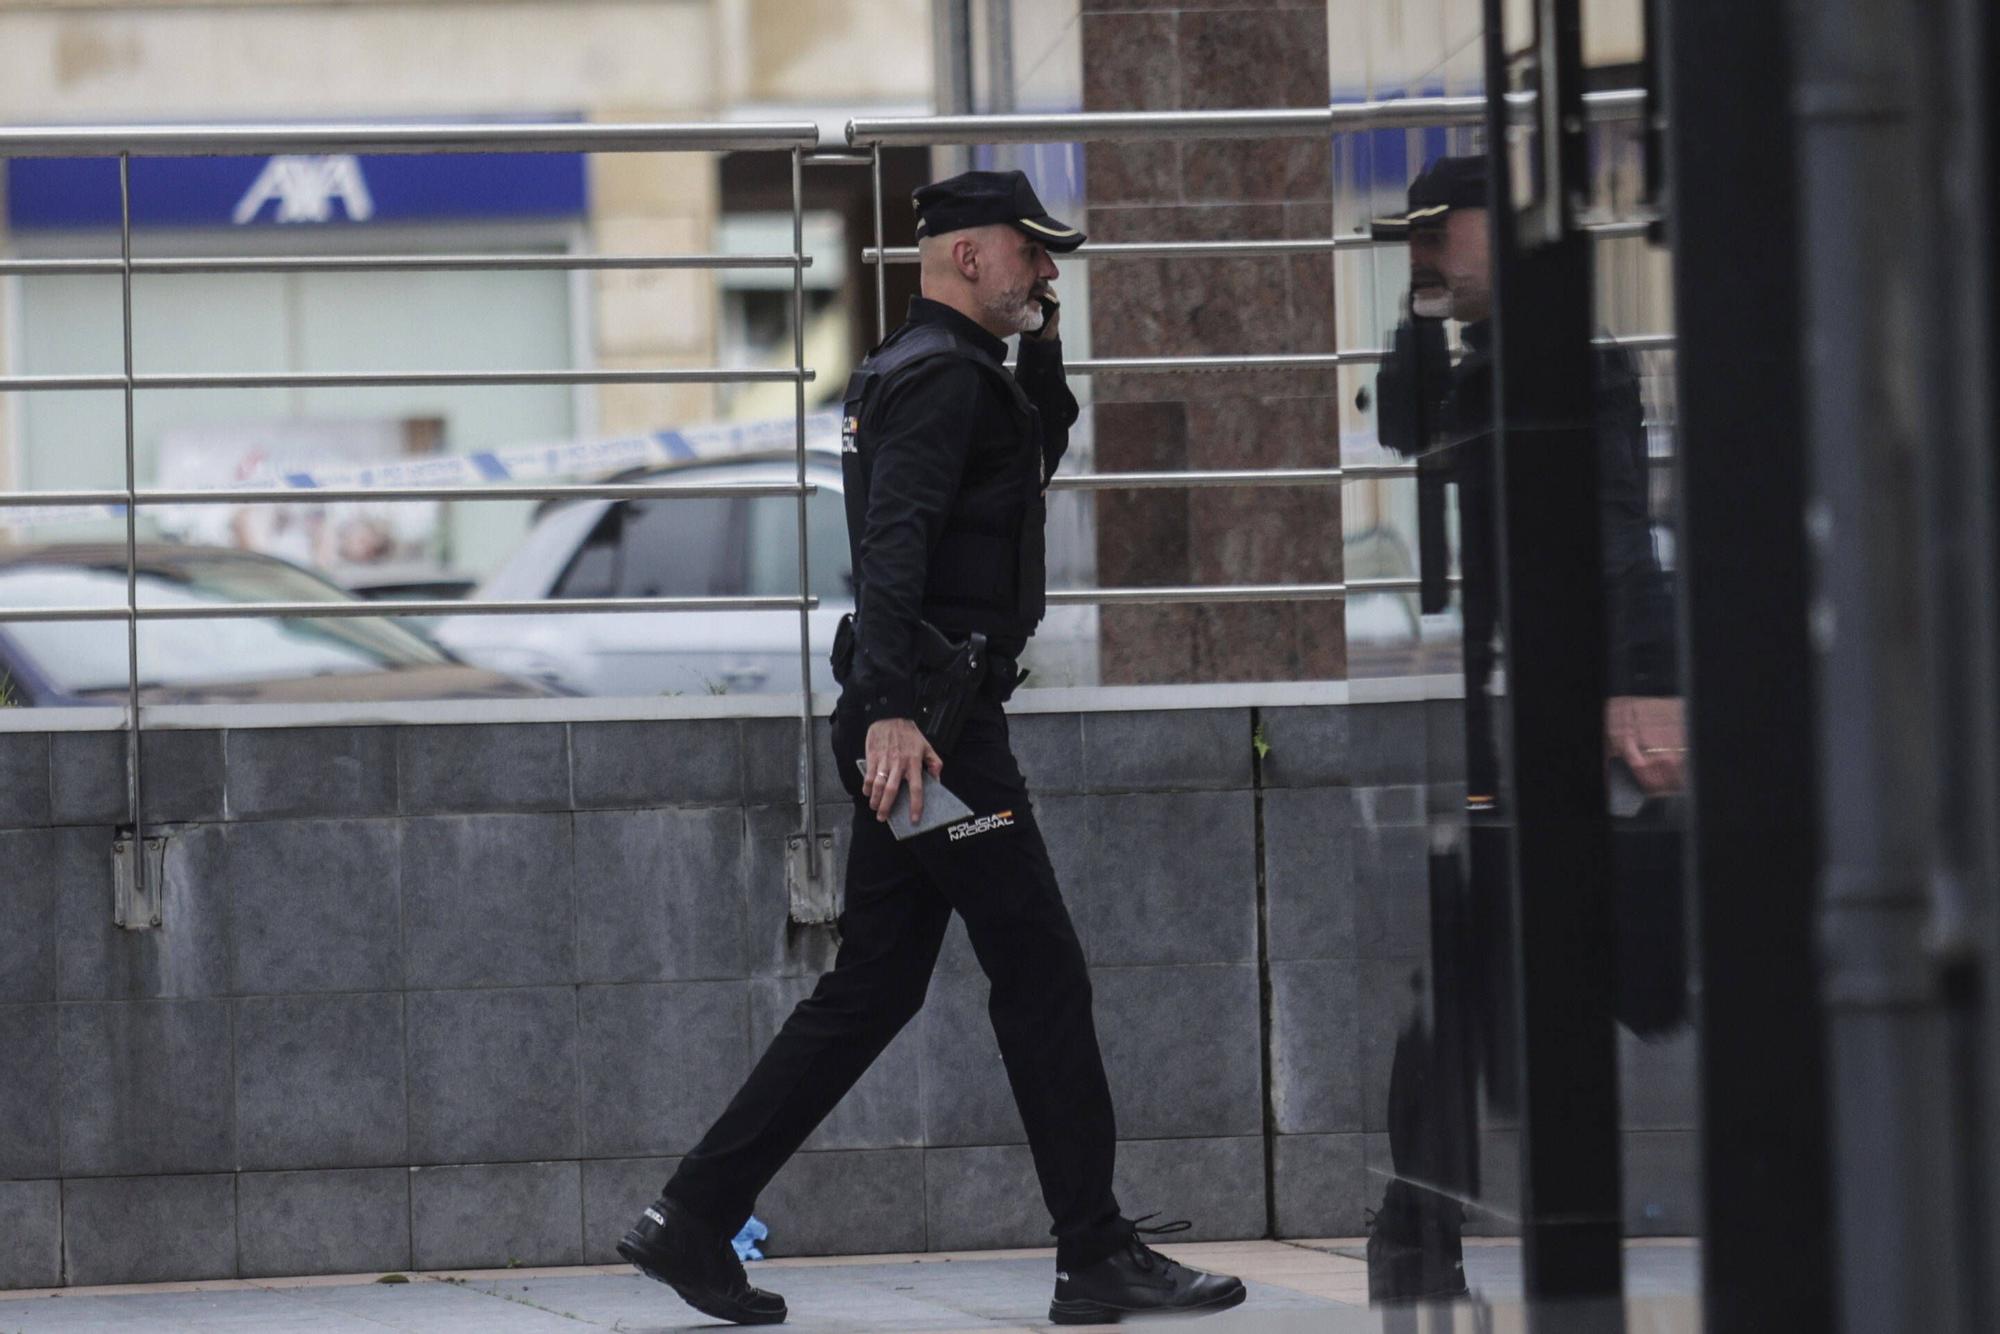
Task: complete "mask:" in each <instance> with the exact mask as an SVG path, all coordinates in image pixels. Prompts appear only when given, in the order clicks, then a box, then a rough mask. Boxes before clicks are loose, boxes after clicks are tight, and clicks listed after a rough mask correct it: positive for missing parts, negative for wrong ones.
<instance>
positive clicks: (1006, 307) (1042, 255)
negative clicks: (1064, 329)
mask: <svg viewBox="0 0 2000 1334" xmlns="http://www.w3.org/2000/svg"><path fill="white" fill-rule="evenodd" d="M917 256H918V259H919V260H920V262H921V267H922V281H923V290H924V295H925V296H927V297H929V298H930V299H931V300H933V301H937V302H940V303H942V304H944V305H947V306H950V307H951V308H952V309H953V310H956V311H957V312H958V313H959V314H961V315H963V316H965V317H966V318H967V319H969V320H971V321H973V322H974V323H975V324H977V325H979V326H980V327H981V328H982V329H985V330H986V331H987V332H988V333H990V334H992V335H993V336H994V337H996V338H1005V337H1007V336H1008V335H1009V334H1017V333H1033V332H1034V331H1035V330H1037V329H1039V328H1040V327H1041V325H1042V308H1041V305H1040V303H1039V302H1038V301H1037V300H1036V298H1037V297H1038V296H1041V295H1043V294H1044V293H1046V292H1047V291H1048V284H1049V283H1052V282H1054V281H1055V278H1056V264H1055V261H1054V260H1052V259H1050V258H1049V253H1048V251H1047V250H1045V249H1044V248H1043V247H1042V244H1041V243H1040V242H1039V241H1035V240H1031V239H1030V238H1029V237H1028V236H1027V235H1026V234H1025V233H1023V232H1022V231H1020V230H1019V229H1018V228H1015V227H1012V226H1009V225H1008V224H1006V223H1004V222H1000V223H993V224H991V225H989V226H985V227H962V228H959V229H958V230H956V231H950V232H946V233H944V234H943V235H942V236H926V237H924V238H922V239H921V240H919V241H918V242H917Z"/></svg>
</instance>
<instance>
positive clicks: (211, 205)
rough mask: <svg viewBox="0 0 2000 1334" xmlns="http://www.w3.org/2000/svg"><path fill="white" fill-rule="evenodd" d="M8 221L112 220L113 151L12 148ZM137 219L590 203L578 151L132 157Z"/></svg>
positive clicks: (452, 214) (500, 211) (349, 215)
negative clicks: (59, 153) (20, 153)
mask: <svg viewBox="0 0 2000 1334" xmlns="http://www.w3.org/2000/svg"><path fill="white" fill-rule="evenodd" d="M0 170H4V171H5V172H6V182H5V188H4V190H0V195H4V197H5V199H6V209H7V225H8V227H9V228H11V229H13V230H17V231H44V230H73V229H109V230H116V229H117V227H118V224H119V218H120V216H121V207H122V205H121V200H120V197H119V189H118V162H117V159H115V158H15V159H12V160H11V161H6V162H0ZM131 180H132V194H131V215H132V225H133V226H134V227H137V228H148V227H174V228H204V227H353V226H371V225H372V226H382V225H384V224H397V223H432V222H438V223H451V222H457V223H463V222H476V221H482V220H495V221H526V220H533V219H542V218H548V219H573V218H580V217H583V216H585V215H586V213H587V212H588V203H587V200H588V190H587V186H586V184H585V177H584V159H583V155H582V154H581V153H358V154H357V153H328V154H282V155H279V156H276V157H250V156H235V155H229V156H212V157H170V158H145V157H135V158H133V159H132V176H131Z"/></svg>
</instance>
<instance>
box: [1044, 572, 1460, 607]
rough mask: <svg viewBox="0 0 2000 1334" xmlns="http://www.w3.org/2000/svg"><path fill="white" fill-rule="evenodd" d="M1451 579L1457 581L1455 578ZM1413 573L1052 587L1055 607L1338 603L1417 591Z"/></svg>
mask: <svg viewBox="0 0 2000 1334" xmlns="http://www.w3.org/2000/svg"><path fill="white" fill-rule="evenodd" d="M1448 582H1452V583H1456V582H1457V580H1455V579H1453V580H1450V581H1448ZM1421 586H1422V581H1421V580H1419V579H1417V578H1415V577H1414V576H1412V577H1409V578H1389V579H1350V580H1347V581H1345V582H1343V583H1336V584H1163V585H1160V586H1158V587H1141V588H1064V589H1050V590H1049V594H1048V602H1049V605H1050V606H1052V607H1058V606H1061V607H1075V606H1119V607H1127V606H1146V605H1149V604H1159V605H1164V604H1172V603H1185V602H1338V601H1341V600H1343V599H1345V598H1348V597H1351V596H1353V595H1354V594H1357V593H1415V592H1417V591H1419V589H1420V588H1421Z"/></svg>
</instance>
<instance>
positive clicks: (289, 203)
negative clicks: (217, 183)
mask: <svg viewBox="0 0 2000 1334" xmlns="http://www.w3.org/2000/svg"><path fill="white" fill-rule="evenodd" d="M336 201H338V203H339V204H340V206H341V209H342V210H343V211H344V212H345V213H346V215H347V220H348V221H349V222H366V221H368V220H369V219H370V218H372V217H374V216H375V199H374V196H372V195H370V194H369V193H368V181H367V179H366V178H365V177H364V176H362V174H361V162H360V160H359V159H357V158H356V157H355V156H354V155H353V154H351V153H337V154H334V155H333V156H331V157H298V156H283V157H274V158H272V159H271V160H270V161H269V162H266V163H265V164H264V170H263V171H261V172H259V173H258V174H257V179H256V181H255V182H254V183H253V184H252V185H251V186H250V189H249V190H248V192H246V193H245V194H244V196H243V198H242V199H241V200H239V201H237V204H236V213H235V215H234V216H235V221H236V223H237V225H239V226H241V225H242V224H244V223H247V222H254V221H256V220H257V216H258V215H259V214H261V213H262V212H263V211H264V209H265V207H266V206H267V205H269V204H271V203H273V202H276V204H277V210H276V211H275V212H274V213H272V215H271V220H272V221H273V222H332V221H333V220H334V211H333V210H334V204H335V202H336Z"/></svg>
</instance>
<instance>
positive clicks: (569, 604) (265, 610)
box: [0, 594, 819, 624]
mask: <svg viewBox="0 0 2000 1334" xmlns="http://www.w3.org/2000/svg"><path fill="white" fill-rule="evenodd" d="M818 606H819V599H818V598H816V597H810V596H808V597H803V598H800V597H789V596H785V595H783V594H769V595H760V596H756V597H739V598H708V597H686V598H531V599H526V600H500V599H496V600H494V601H491V602H473V601H419V600H416V599H411V600H410V601H407V602H405V601H399V600H398V601H381V602H231V603H228V604H225V605H222V606H213V605H207V604H204V605H202V606H194V607H143V606H142V607H138V608H133V607H129V606H127V607H0V624H5V623H9V622H28V621H129V620H133V619H137V620H141V621H247V620H264V619H277V620H304V621H322V620H352V619H359V618H363V617H397V616H539V615H541V614H543V613H545V612H552V611H553V612H599V611H603V612H647V611H675V612H680V611H812V610H814V609H816V608H817V607H818Z"/></svg>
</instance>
